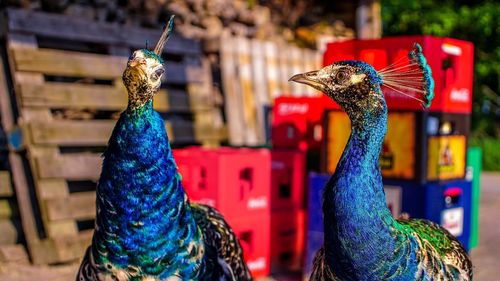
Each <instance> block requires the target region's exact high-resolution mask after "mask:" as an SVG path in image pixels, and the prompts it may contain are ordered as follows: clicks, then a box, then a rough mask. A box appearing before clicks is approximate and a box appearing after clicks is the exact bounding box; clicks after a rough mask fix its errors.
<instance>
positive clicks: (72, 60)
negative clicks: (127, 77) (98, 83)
mask: <svg viewBox="0 0 500 281" xmlns="http://www.w3.org/2000/svg"><path fill="white" fill-rule="evenodd" d="M12 54H13V56H14V62H15V68H16V71H29V72H40V73H44V74H49V75H66V76H76V77H94V78H100V79H113V78H116V77H119V76H120V75H122V73H123V70H124V69H125V65H126V63H127V58H125V57H117V56H108V55H99V54H88V53H81V52H70V51H61V50H52V49H12Z"/></svg>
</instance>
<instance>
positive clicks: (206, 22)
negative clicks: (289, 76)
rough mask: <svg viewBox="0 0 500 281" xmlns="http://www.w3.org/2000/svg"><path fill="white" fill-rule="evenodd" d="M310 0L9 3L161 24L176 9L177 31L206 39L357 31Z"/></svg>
mask: <svg viewBox="0 0 500 281" xmlns="http://www.w3.org/2000/svg"><path fill="white" fill-rule="evenodd" d="M313 2H315V1H312V2H311V1H306V0H261V1H258V0H109V1H106V0H6V4H7V5H9V6H18V7H23V8H27V9H33V10H42V11H46V12H53V13H62V14H66V15H70V16H75V17H79V18H87V19H91V20H95V21H102V22H117V23H119V24H124V25H129V26H142V27H151V28H158V27H160V26H162V25H163V24H164V21H165V19H167V18H168V17H169V16H170V15H171V14H175V15H176V16H177V18H176V30H177V31H178V32H180V33H182V34H183V35H184V36H186V37H188V38H193V39H200V40H208V41H210V40H213V39H215V40H217V38H219V37H220V35H221V34H222V31H223V30H224V29H225V30H229V31H230V32H231V33H232V34H234V35H240V36H244V37H249V38H257V39H270V38H272V39H273V40H276V41H288V42H291V41H294V42H296V43H298V44H299V45H302V46H308V47H316V44H317V42H318V41H319V40H318V37H321V36H326V37H328V38H352V37H354V31H353V30H352V29H351V28H348V27H346V26H345V25H344V24H343V22H342V21H340V20H335V19H334V18H332V17H331V16H328V15H326V14H325V15H326V16H325V15H323V17H321V16H318V13H324V12H323V11H322V10H321V9H319V12H318V9H316V12H315V11H314V9H313V7H315V8H318V5H317V3H316V4H315V3H313Z"/></svg>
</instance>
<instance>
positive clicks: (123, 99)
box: [18, 82, 201, 112]
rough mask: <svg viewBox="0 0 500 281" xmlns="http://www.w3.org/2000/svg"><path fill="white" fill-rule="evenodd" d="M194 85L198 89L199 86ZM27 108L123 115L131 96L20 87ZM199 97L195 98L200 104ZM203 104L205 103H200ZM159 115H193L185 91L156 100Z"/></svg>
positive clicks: (103, 89) (80, 88)
mask: <svg viewBox="0 0 500 281" xmlns="http://www.w3.org/2000/svg"><path fill="white" fill-rule="evenodd" d="M190 85H197V84H196V83H193V84H190ZM18 89H19V93H20V96H21V103H22V104H21V105H22V106H23V107H36V108H91V109H98V110H116V111H121V110H124V109H125V108H126V107H127V100H128V99H127V93H126V91H125V90H124V89H123V88H121V87H112V86H107V85H91V84H77V83H58V82H46V83H43V84H41V85H36V84H28V83H24V84H22V85H18ZM197 98H199V97H196V96H195V97H193V99H194V100H196V99H197ZM197 102H198V103H201V101H197ZM153 106H154V108H155V109H156V110H158V111H162V112H164V111H172V112H189V111H190V110H191V109H190V107H189V102H188V95H187V94H186V92H184V91H181V90H169V91H168V92H167V90H165V89H161V90H160V91H159V92H158V94H156V96H155V98H154V103H153Z"/></svg>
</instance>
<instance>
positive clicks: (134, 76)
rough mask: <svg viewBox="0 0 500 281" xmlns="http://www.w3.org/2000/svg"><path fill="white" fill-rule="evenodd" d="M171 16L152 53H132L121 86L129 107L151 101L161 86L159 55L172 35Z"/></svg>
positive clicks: (146, 51)
mask: <svg viewBox="0 0 500 281" xmlns="http://www.w3.org/2000/svg"><path fill="white" fill-rule="evenodd" d="M173 18H174V16H172V17H171V18H170V20H169V22H168V24H167V26H166V28H165V30H164V31H163V34H162V35H161V37H160V39H159V40H158V43H157V44H156V46H155V48H154V50H153V51H150V50H148V49H140V50H136V51H134V52H133V53H132V55H131V56H130V58H129V59H128V62H127V67H126V68H125V71H124V72H123V76H122V80H123V84H124V85H125V87H126V88H127V91H128V100H129V107H131V108H138V107H141V106H144V105H145V104H146V103H148V102H149V101H151V100H152V99H153V97H154V95H155V94H156V93H157V92H158V89H160V86H161V78H162V76H163V75H164V73H165V66H164V65H163V59H162V58H161V53H162V52H163V47H164V46H165V43H166V42H167V40H168V39H169V37H170V34H171V33H172V29H173V25H174V21H173Z"/></svg>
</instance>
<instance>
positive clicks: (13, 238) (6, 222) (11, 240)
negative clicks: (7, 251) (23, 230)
mask: <svg viewBox="0 0 500 281" xmlns="http://www.w3.org/2000/svg"><path fill="white" fill-rule="evenodd" d="M19 225H20V223H19V221H18V220H10V219H0V229H1V230H2V234H1V235H0V245H5V244H15V243H16V242H17V240H18V239H19V238H18V235H19V234H18V232H17V229H18V228H19Z"/></svg>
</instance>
